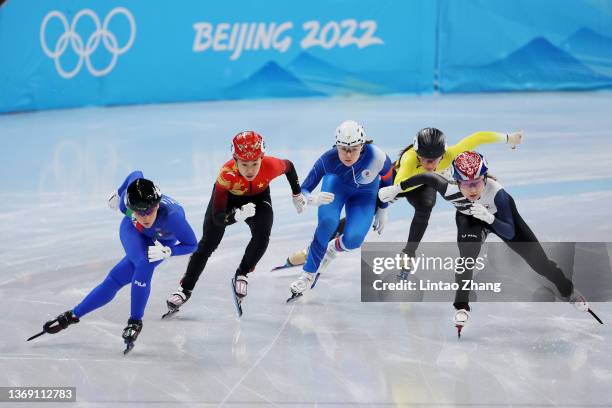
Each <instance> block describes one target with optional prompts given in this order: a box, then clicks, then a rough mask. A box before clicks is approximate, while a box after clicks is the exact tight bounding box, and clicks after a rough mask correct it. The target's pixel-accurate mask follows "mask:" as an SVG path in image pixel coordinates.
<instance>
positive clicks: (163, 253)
mask: <svg viewBox="0 0 612 408" xmlns="http://www.w3.org/2000/svg"><path fill="white" fill-rule="evenodd" d="M171 256H172V250H171V249H170V247H167V246H164V245H163V244H161V243H160V242H159V241H157V240H156V241H155V245H153V246H150V247H149V262H157V261H161V260H163V259H166V258H170V257H171Z"/></svg>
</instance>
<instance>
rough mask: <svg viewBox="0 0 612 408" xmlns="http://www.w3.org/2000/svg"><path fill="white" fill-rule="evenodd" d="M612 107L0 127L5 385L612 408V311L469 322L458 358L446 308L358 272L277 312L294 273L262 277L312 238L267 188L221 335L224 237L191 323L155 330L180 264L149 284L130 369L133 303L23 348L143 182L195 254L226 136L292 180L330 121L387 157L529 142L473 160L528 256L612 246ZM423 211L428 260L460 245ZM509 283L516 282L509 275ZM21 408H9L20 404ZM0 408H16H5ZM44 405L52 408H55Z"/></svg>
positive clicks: (84, 279)
mask: <svg viewBox="0 0 612 408" xmlns="http://www.w3.org/2000/svg"><path fill="white" fill-rule="evenodd" d="M611 113H612V94H610V93H563V94H555V93H549V94H509V95H494V94H491V95H467V96H441V97H440V96H412V97H386V98H353V99H310V100H282V101H281V100H279V101H274V100H272V101H237V102H211V103H195V104H174V105H151V106H135V107H117V108H91V109H80V110H67V111H49V112H38V113H26V114H12V115H4V116H0V137H1V138H2V149H1V150H0V159H1V163H2V166H1V172H2V177H0V180H1V187H0V192H1V193H2V197H3V205H2V207H1V208H0V220H1V225H2V228H1V229H0V242H1V245H0V306H1V310H2V318H1V319H2V335H1V336H0V386H76V387H77V399H78V403H76V404H74V403H71V404H66V405H67V406H71V407H74V406H83V407H87V406H91V407H128V406H129V407H137V406H145V405H148V406H164V407H165V406H174V407H176V406H180V407H183V406H185V407H188V406H193V407H195V406H198V407H201V406H228V407H237V406H245V407H255V406H290V407H302V406H304V407H327V406H342V407H351V406H364V407H388V406H398V407H399V406H406V407H409V406H410V407H413V406H414V407H421V406H422V407H452V406H479V407H506V406H507V407H542V406H551V407H604V406H606V407H607V406H612V389H611V388H610V384H612V343H611V341H610V338H611V337H612V330H611V329H610V327H611V326H612V304H609V303H607V304H604V303H599V304H595V305H593V307H594V309H596V311H597V312H598V313H599V315H600V317H601V318H602V319H603V320H604V321H605V322H607V323H608V324H607V325H604V326H600V325H598V324H597V323H596V322H595V321H594V320H593V319H591V318H590V317H589V316H586V315H582V314H580V313H579V312H577V311H576V310H574V309H573V308H572V307H571V306H569V305H567V304H564V303H529V304H523V303H474V304H473V305H472V307H473V313H472V316H471V321H470V324H469V326H467V327H466V328H465V329H464V335H463V337H462V339H461V340H460V341H458V340H457V336H456V331H455V329H454V327H453V325H452V322H451V321H452V316H453V309H452V306H451V305H450V304H446V303H429V304H406V303H404V304H402V303H386V304H382V303H381V304H374V303H361V302H360V273H359V265H360V264H359V251H355V252H353V253H349V254H343V256H340V257H339V259H337V260H336V261H335V262H334V263H333V264H332V266H331V267H330V269H329V272H328V273H327V274H326V276H322V278H321V279H320V280H319V283H318V285H317V288H316V289H315V290H314V291H311V292H309V293H307V294H306V295H305V296H304V297H303V298H302V299H300V300H299V301H297V302H295V303H294V304H290V305H286V304H285V299H286V297H287V296H288V294H289V290H288V285H289V284H290V282H291V281H292V280H293V279H295V277H296V276H297V274H298V273H299V269H298V268H295V269H288V270H285V271H281V272H269V270H270V268H271V267H272V266H275V265H277V264H279V263H282V262H283V261H284V259H285V258H286V256H287V255H288V254H289V253H290V252H293V251H294V250H297V249H300V248H303V247H305V246H306V245H307V244H308V242H309V239H310V238H311V237H312V234H313V232H314V228H315V224H316V211H315V210H314V209H312V208H309V209H308V211H307V212H306V213H305V214H302V215H300V216H297V215H296V214H295V210H294V209H293V206H292V204H291V197H290V190H289V186H288V184H287V182H286V180H285V179H284V177H280V178H279V179H277V180H276V181H275V182H273V183H272V197H273V201H274V210H275V223H274V228H273V232H272V237H271V242H270V246H269V248H268V252H267V253H266V255H265V256H264V257H263V259H262V260H261V262H260V263H259V265H258V267H257V270H256V272H255V273H253V274H251V279H250V282H249V295H248V298H247V300H246V301H245V303H244V316H243V317H242V319H241V320H238V319H237V318H236V313H235V310H234V306H233V304H232V298H231V292H230V290H231V289H230V278H231V277H232V276H233V273H234V271H235V268H236V266H237V265H238V263H239V261H240V258H241V256H242V251H243V248H244V246H245V245H246V243H247V241H248V239H249V232H248V228H247V227H246V225H244V224H241V225H236V226H232V227H229V228H228V229H227V231H226V235H225V238H224V241H223V242H222V243H221V245H220V247H219V249H218V250H217V252H215V253H214V254H213V257H212V258H211V259H210V261H209V263H208V266H207V269H206V270H205V272H204V274H203V275H202V277H201V279H200V281H199V283H198V285H197V287H196V289H195V291H194V294H193V296H192V298H191V300H190V301H189V303H188V304H187V305H185V307H184V308H183V310H181V311H180V312H179V313H178V314H177V315H176V316H175V317H173V318H172V319H171V320H167V321H165V320H164V321H162V320H160V316H161V314H162V313H163V312H164V311H165V310H166V306H165V299H166V297H167V296H168V295H169V293H170V292H172V291H174V290H175V289H176V288H177V285H178V280H179V278H180V277H181V276H182V273H183V272H184V269H185V266H186V263H187V257H177V258H171V259H170V260H168V261H166V262H164V263H163V264H162V265H161V266H160V267H159V268H158V269H157V270H156V273H155V276H154V278H153V288H152V292H151V297H150V299H149V304H148V307H147V311H146V314H145V318H144V329H143V332H142V334H141V336H140V337H139V339H138V341H137V345H136V348H135V349H134V350H133V351H132V353H131V354H130V355H128V356H127V357H124V356H123V355H122V350H123V344H122V340H121V332H122V329H123V327H124V326H125V323H126V320H127V318H128V314H129V290H128V289H123V291H121V292H120V293H119V294H118V295H117V297H116V298H115V300H114V301H113V302H112V303H110V304H109V305H107V306H106V307H104V308H103V309H99V310H97V311H95V312H93V313H91V314H90V315H87V316H85V317H84V318H83V319H82V320H81V323H79V324H78V325H76V326H71V327H70V328H69V329H68V330H66V331H65V332H61V333H59V334H57V335H45V336H43V337H41V338H39V339H37V340H35V341H33V342H29V343H27V342H26V341H25V339H26V338H27V337H29V336H30V335H32V334H34V333H35V332H37V331H38V330H40V328H41V325H42V323H43V322H44V321H45V320H47V319H49V318H52V317H55V316H56V315H57V314H59V313H61V312H63V311H65V310H67V309H70V308H72V307H74V305H76V304H77V303H78V302H79V301H80V300H81V298H82V297H83V296H84V295H85V294H86V293H88V291H89V290H90V289H91V288H93V287H94V286H95V285H97V284H98V283H99V282H100V281H101V280H102V279H103V278H104V277H105V276H106V274H107V272H108V270H109V269H110V268H111V267H112V266H113V265H114V263H115V262H116V261H117V260H118V259H120V258H121V257H122V255H123V251H122V248H121V244H120V242H119V240H118V226H119V223H120V220H121V216H120V214H118V213H114V212H112V211H111V210H109V209H108V208H107V207H106V197H107V195H108V193H109V192H110V191H111V190H113V189H115V188H116V187H117V186H118V185H119V183H121V182H122V181H123V179H124V177H125V176H126V175H127V173H128V172H129V171H131V170H133V169H141V170H142V171H143V172H144V174H145V177H147V178H150V179H153V180H154V181H156V182H157V184H158V185H159V186H160V187H161V189H162V191H163V192H164V193H165V194H167V195H169V196H171V197H173V198H175V199H177V200H178V201H180V202H181V203H182V204H183V205H184V206H185V208H186V212H187V216H188V220H189V221H190V223H191V224H192V226H193V227H194V230H195V231H196V235H198V238H199V237H200V236H201V233H202V231H201V225H202V219H203V216H204V209H205V206H206V204H207V203H208V199H209V196H210V191H211V187H212V183H213V182H214V180H215V178H216V174H217V171H218V170H219V169H220V167H221V165H222V164H223V163H224V162H225V161H226V160H228V159H229V158H230V155H229V143H230V138H231V136H233V134H235V133H236V132H237V131H239V130H243V129H248V128H252V129H255V130H257V131H259V132H260V133H262V134H263V135H264V136H265V138H266V142H267V148H268V153H269V154H270V155H273V156H278V157H283V158H289V159H291V160H292V161H293V162H294V163H295V164H296V167H297V169H298V173H299V174H300V176H301V178H302V179H303V178H304V177H305V175H306V173H307V171H308V170H309V168H310V166H311V165H312V163H313V162H314V160H315V159H316V158H317V157H318V156H319V155H320V154H321V153H322V152H323V151H325V150H326V149H327V148H329V147H330V146H331V145H332V143H333V132H334V130H335V127H336V126H337V125H338V123H339V122H341V121H342V120H345V119H349V118H350V119H355V120H358V121H361V122H362V123H363V124H364V125H365V127H366V130H367V132H368V135H369V137H370V138H372V139H374V141H375V142H376V143H377V144H378V145H379V146H380V147H382V148H383V149H384V150H385V151H386V152H387V153H388V154H389V155H390V156H391V157H392V158H395V157H396V155H397V153H398V151H399V150H400V149H401V148H402V147H403V146H405V145H407V144H409V143H410V142H411V140H412V138H413V135H414V133H415V132H416V131H417V130H418V129H419V128H422V127H425V126H435V127H438V128H440V129H442V130H443V131H444V132H445V133H446V134H447V136H448V139H449V143H450V144H454V143H455V142H457V141H458V140H459V139H460V138H462V137H464V136H467V135H468V134H471V133H473V132H476V131H480V130H495V131H501V132H508V131H515V130H524V131H525V143H524V145H522V146H520V147H519V149H517V150H516V151H512V150H510V148H509V147H508V146H506V145H503V144H500V145H487V146H483V147H482V148H481V149H479V150H480V151H481V152H483V153H485V154H486V155H487V158H488V160H489V164H490V168H491V171H492V173H493V174H495V175H496V176H497V177H498V178H499V180H500V182H501V183H502V184H503V185H504V186H505V188H506V190H507V191H508V192H509V193H510V194H512V195H513V196H514V198H515V200H516V201H517V205H518V208H519V211H520V212H521V214H522V215H523V217H524V218H525V220H526V221H527V222H528V223H529V224H530V226H531V227H532V229H533V230H534V231H535V233H536V235H537V236H538V237H539V238H540V239H541V240H542V241H606V242H607V241H612V210H611V208H612V206H611V205H610V201H611V200H612V137H610V133H611V131H610V129H612V114H611ZM412 214H413V210H412V208H411V207H410V206H409V205H408V204H406V203H405V202H399V203H397V204H395V205H393V206H392V207H391V209H390V221H391V223H390V224H389V225H388V226H387V227H386V229H385V232H384V234H383V236H382V237H379V236H378V235H375V234H373V233H370V234H369V235H368V237H367V240H369V241H381V240H386V241H405V239H406V237H407V230H408V226H409V223H410V219H411V217H412ZM455 234H456V228H455V224H454V211H453V210H452V209H451V207H450V206H449V205H448V204H447V203H445V202H443V201H442V200H440V199H438V205H437V206H436V208H435V209H434V213H433V215H432V218H431V220H430V224H429V229H428V231H427V233H426V235H425V241H451V242H452V241H454V239H455ZM517 262H522V261H521V260H520V259H518V258H517ZM14 405H15V406H24V405H23V404H14ZM2 406H3V407H4V406H10V404H7V403H4V404H2ZM54 406H57V405H54Z"/></svg>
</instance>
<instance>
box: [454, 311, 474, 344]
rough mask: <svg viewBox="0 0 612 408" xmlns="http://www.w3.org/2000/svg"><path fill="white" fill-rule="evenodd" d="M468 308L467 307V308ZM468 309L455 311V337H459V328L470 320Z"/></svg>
mask: <svg viewBox="0 0 612 408" xmlns="http://www.w3.org/2000/svg"><path fill="white" fill-rule="evenodd" d="M468 309H469V308H468ZM468 309H459V310H456V311H455V317H454V318H453V323H454V324H455V327H456V328H457V337H458V338H461V330H462V329H463V326H465V325H466V324H467V323H468V321H469V320H470V311H469V310H468Z"/></svg>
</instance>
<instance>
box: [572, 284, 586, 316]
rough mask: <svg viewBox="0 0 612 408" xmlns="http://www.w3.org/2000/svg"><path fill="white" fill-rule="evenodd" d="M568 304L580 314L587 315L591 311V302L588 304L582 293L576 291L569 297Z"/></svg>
mask: <svg viewBox="0 0 612 408" xmlns="http://www.w3.org/2000/svg"><path fill="white" fill-rule="evenodd" d="M568 302H570V304H571V305H572V306H574V307H575V308H576V309H578V311H580V312H584V313H586V312H588V311H589V302H587V300H586V298H585V297H584V296H583V295H582V293H580V292H578V291H577V290H576V289H574V291H573V292H572V294H571V295H570V296H569V299H568Z"/></svg>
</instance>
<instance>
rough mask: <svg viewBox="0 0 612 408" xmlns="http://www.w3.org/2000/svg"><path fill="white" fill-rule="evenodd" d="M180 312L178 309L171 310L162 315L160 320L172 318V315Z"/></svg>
mask: <svg viewBox="0 0 612 408" xmlns="http://www.w3.org/2000/svg"><path fill="white" fill-rule="evenodd" d="M180 311H181V309H180V308H176V309H173V310H168V311H167V312H166V313H164V314H163V315H162V317H161V318H162V319H165V318H166V317H170V316H172V315H173V314H175V313H178V312H180Z"/></svg>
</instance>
